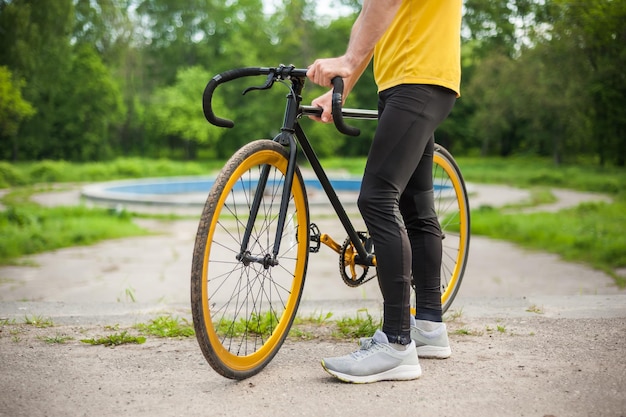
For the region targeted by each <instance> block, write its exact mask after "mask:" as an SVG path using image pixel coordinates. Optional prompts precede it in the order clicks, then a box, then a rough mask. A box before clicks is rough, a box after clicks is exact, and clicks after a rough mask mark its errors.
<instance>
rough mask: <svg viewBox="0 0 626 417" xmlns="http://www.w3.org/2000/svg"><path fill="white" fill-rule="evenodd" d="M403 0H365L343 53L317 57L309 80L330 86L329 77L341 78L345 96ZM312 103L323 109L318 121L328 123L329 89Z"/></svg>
mask: <svg viewBox="0 0 626 417" xmlns="http://www.w3.org/2000/svg"><path fill="white" fill-rule="evenodd" d="M401 3H402V0H364V2H363V8H362V9H361V13H359V16H358V17H357V19H356V21H355V22H354V24H353V25H352V30H351V32H350V41H349V42H348V48H347V49H346V53H345V54H344V55H342V56H340V57H337V58H326V59H318V60H316V61H315V62H314V63H313V64H312V65H311V66H310V67H309V71H308V72H307V76H308V77H309V79H310V80H311V81H313V82H314V83H316V84H319V85H321V86H326V87H330V86H331V80H332V79H333V78H334V77H336V76H340V77H341V78H343V80H344V99H345V97H348V94H350V91H352V88H353V87H354V85H355V84H356V83H357V81H358V80H359V78H360V77H361V74H363V71H365V68H367V65H368V64H369V62H370V60H371V59H372V55H374V47H375V46H376V43H377V42H378V40H379V39H380V38H381V37H382V36H383V35H384V33H385V31H386V30H387V29H388V28H389V26H390V25H391V22H392V21H393V19H394V18H395V16H396V13H397V12H398V9H399V8H400V4H401ZM312 105H314V106H319V107H322V108H323V110H324V111H323V113H322V117H321V121H323V122H330V121H331V120H332V115H331V94H330V92H328V93H326V94H324V95H322V96H320V97H318V98H316V99H315V100H313V102H312Z"/></svg>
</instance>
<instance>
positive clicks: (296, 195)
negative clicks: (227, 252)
mask: <svg viewBox="0 0 626 417" xmlns="http://www.w3.org/2000/svg"><path fill="white" fill-rule="evenodd" d="M263 164H268V165H271V166H272V167H275V168H277V169H278V170H280V171H281V172H282V173H283V175H284V174H285V173H286V171H287V159H285V157H284V156H283V155H282V154H280V153H279V152H276V151H274V150H261V151H258V152H255V153H253V154H252V155H250V156H249V157H248V158H246V159H245V160H244V161H243V162H242V163H241V164H240V165H239V166H238V167H237V169H236V170H235V172H233V174H232V176H231V177H230V179H229V181H228V183H227V184H226V186H225V187H224V191H223V192H222V194H221V195H220V198H219V201H218V203H217V205H216V208H215V212H214V214H213V217H212V219H211V225H210V228H209V235H208V238H207V243H210V242H213V234H214V231H215V225H216V223H217V220H218V219H219V215H220V212H221V210H222V207H223V206H224V202H225V200H226V198H227V197H228V194H229V192H230V190H231V189H232V188H233V186H234V185H235V184H236V182H237V181H238V179H239V178H240V177H241V175H242V174H243V173H244V172H246V171H247V170H249V169H250V168H252V167H254V166H258V165H263ZM291 190H292V191H291V192H292V194H293V200H294V204H295V206H296V210H297V218H298V225H306V221H307V219H306V205H305V199H304V190H303V187H302V184H301V183H300V181H298V180H297V177H294V181H293V185H292V189H291ZM307 233H308V230H307V227H298V231H297V239H298V242H307V241H308V236H307ZM307 246H308V245H306V244H299V245H298V251H297V261H296V265H295V271H293V275H294V277H293V281H292V285H291V290H290V295H289V299H288V301H287V304H286V306H285V310H284V311H283V313H282V315H281V317H280V319H279V322H278V325H277V326H276V328H275V329H274V331H273V333H272V335H271V336H270V337H269V338H268V339H267V340H265V343H264V344H263V345H262V346H261V347H260V348H259V349H258V350H257V351H255V352H254V353H252V354H250V355H246V356H237V355H233V354H232V353H231V352H229V351H228V350H227V349H226V348H224V346H222V344H221V342H220V339H219V337H218V335H217V333H216V331H215V328H214V326H213V322H212V321H211V312H210V308H209V298H208V288H207V284H208V282H207V269H208V261H209V257H210V250H211V246H210V245H209V244H207V246H206V249H205V253H204V263H203V270H202V309H203V316H204V326H205V328H206V330H207V334H208V337H209V341H210V345H211V347H212V348H213V349H214V351H215V353H216V355H217V356H218V357H219V358H220V360H221V361H222V362H223V363H224V364H225V365H226V366H228V367H229V368H231V369H233V370H237V371H245V370H248V369H252V368H254V367H256V366H257V365H258V364H259V363H261V362H262V361H263V360H264V359H265V358H267V356H268V355H270V354H271V353H272V351H273V349H274V348H275V346H276V345H277V344H278V343H280V341H281V339H282V336H283V335H284V334H285V333H286V332H287V328H288V326H289V323H290V321H291V318H292V317H293V316H294V315H295V312H296V309H297V304H298V300H299V296H300V294H299V293H300V291H301V290H302V282H303V280H304V274H305V267H306V259H307V258H306V257H307V255H308V250H309V248H308V247H307Z"/></svg>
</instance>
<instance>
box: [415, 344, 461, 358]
mask: <svg viewBox="0 0 626 417" xmlns="http://www.w3.org/2000/svg"><path fill="white" fill-rule="evenodd" d="M416 350H417V356H418V357H419V358H424V359H448V358H449V357H450V355H452V350H451V349H450V346H446V347H442V346H430V345H425V346H418V347H417V348H416Z"/></svg>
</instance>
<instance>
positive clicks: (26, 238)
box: [0, 204, 146, 263]
mask: <svg viewBox="0 0 626 417" xmlns="http://www.w3.org/2000/svg"><path fill="white" fill-rule="evenodd" d="M141 234H146V232H145V231H143V230H142V229H141V228H140V227H139V226H137V225H135V224H134V223H133V222H132V221H131V217H130V216H129V215H128V213H127V212H125V211H123V212H121V213H117V212H114V211H110V210H106V209H89V208H86V207H83V206H78V207H53V208H43V207H39V206H35V205H32V204H17V205H13V204H11V205H9V206H8V207H7V208H6V209H5V210H2V211H0V263H7V262H10V261H11V260H13V259H15V258H18V257H20V256H22V255H29V254H34V253H39V252H43V251H48V250H54V249H59V248H64V247H69V246H77V245H89V244H92V243H95V242H98V241H100V240H103V239H115V238H120V237H126V236H136V235H141Z"/></svg>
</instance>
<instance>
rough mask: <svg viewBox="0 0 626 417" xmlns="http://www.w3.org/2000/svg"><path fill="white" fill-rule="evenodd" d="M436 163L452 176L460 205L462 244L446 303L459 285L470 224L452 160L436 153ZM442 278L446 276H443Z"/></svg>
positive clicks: (449, 282) (444, 301) (443, 295)
mask: <svg viewBox="0 0 626 417" xmlns="http://www.w3.org/2000/svg"><path fill="white" fill-rule="evenodd" d="M433 160H434V163H435V164H437V165H439V166H440V167H441V168H442V169H443V170H444V171H445V172H446V174H448V177H450V180H451V182H452V186H453V188H454V195H455V199H456V202H457V204H458V207H459V236H460V244H459V250H458V253H457V256H456V263H455V265H454V270H453V271H452V276H451V277H450V278H449V281H448V286H447V287H446V290H445V291H444V292H443V293H442V294H441V303H442V304H445V303H446V302H447V301H448V298H450V297H451V296H452V294H453V293H454V289H455V288H456V286H457V285H458V280H459V276H460V274H461V271H462V266H463V260H464V257H465V255H466V253H467V233H469V231H468V230H467V225H468V218H467V217H468V212H467V205H466V201H465V199H464V198H463V195H464V193H463V185H462V184H461V179H460V178H459V177H458V176H457V173H456V170H455V169H454V167H453V166H452V165H451V164H450V162H449V161H448V160H447V159H446V158H444V157H442V156H441V155H440V154H437V153H435V156H434V158H433ZM441 278H442V279H443V278H444V277H441Z"/></svg>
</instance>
